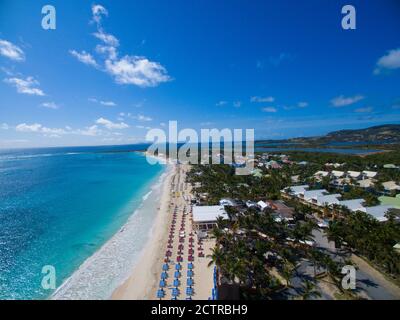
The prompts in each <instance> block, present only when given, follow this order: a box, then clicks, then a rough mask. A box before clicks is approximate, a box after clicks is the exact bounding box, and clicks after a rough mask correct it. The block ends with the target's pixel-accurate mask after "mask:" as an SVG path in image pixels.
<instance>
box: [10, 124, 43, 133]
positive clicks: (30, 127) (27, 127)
mask: <svg viewBox="0 0 400 320" xmlns="http://www.w3.org/2000/svg"><path fill="white" fill-rule="evenodd" d="M41 128H42V125H41V124H39V123H34V124H26V123H21V124H19V125H17V126H16V127H15V130H17V131H19V132H39V131H40V130H41Z"/></svg>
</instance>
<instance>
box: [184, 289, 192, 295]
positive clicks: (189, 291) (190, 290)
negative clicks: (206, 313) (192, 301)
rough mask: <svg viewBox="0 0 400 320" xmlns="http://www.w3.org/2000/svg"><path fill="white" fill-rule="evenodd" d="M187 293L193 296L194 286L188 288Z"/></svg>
mask: <svg viewBox="0 0 400 320" xmlns="http://www.w3.org/2000/svg"><path fill="white" fill-rule="evenodd" d="M186 295H187V296H192V295H193V288H186Z"/></svg>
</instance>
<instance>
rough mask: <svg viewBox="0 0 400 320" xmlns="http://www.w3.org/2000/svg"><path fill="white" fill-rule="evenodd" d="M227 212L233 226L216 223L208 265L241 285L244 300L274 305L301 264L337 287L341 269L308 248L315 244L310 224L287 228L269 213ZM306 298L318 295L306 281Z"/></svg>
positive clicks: (223, 221) (249, 211)
mask: <svg viewBox="0 0 400 320" xmlns="http://www.w3.org/2000/svg"><path fill="white" fill-rule="evenodd" d="M227 209H228V215H229V217H230V218H229V220H222V219H220V220H218V222H217V227H216V228H215V229H214V230H213V236H214V237H215V239H216V246H215V248H214V249H213V253H212V255H210V256H209V257H210V259H211V262H210V264H211V263H215V264H216V265H217V266H218V267H219V271H220V274H221V276H222V279H223V280H222V281H224V282H225V283H228V284H231V285H239V288H240V295H241V298H242V299H271V298H273V297H274V296H275V295H276V294H277V293H278V291H281V290H282V289H284V288H289V287H290V280H291V278H292V276H293V275H294V274H295V272H296V268H297V267H298V265H299V263H300V262H301V261H302V259H307V260H309V261H311V262H312V263H313V265H314V267H315V270H316V268H317V267H322V268H324V269H325V270H327V273H328V274H329V275H330V277H331V278H332V279H335V280H334V282H335V283H336V284H339V282H340V279H341V273H340V266H339V265H338V264H337V263H336V262H334V261H333V260H332V259H331V258H330V257H329V256H328V255H327V254H324V253H322V252H320V251H318V250H317V249H315V248H313V247H311V246H309V245H307V244H305V241H309V240H312V238H313V237H312V234H311V231H312V230H313V228H314V227H315V226H314V224H313V223H312V222H310V221H307V222H305V221H298V222H296V223H295V224H294V225H293V226H291V227H289V226H288V225H287V224H286V223H284V222H276V221H275V220H274V219H273V216H272V212H271V211H267V212H263V213H260V212H257V211H255V210H252V209H249V210H246V211H245V212H241V213H240V214H239V213H238V212H237V211H236V210H234V209H232V208H229V207H227ZM288 239H290V240H288ZM277 273H278V274H280V275H281V277H277ZM316 276H317V274H316V273H315V274H314V277H315V278H316ZM279 278H283V279H284V280H285V281H284V283H282V282H281V281H280V279H279ZM314 281H316V280H315V279H314ZM302 295H303V298H310V297H314V296H318V295H319V292H317V291H316V290H315V287H314V285H313V284H312V283H311V282H310V281H308V282H307V281H306V280H305V283H304V292H303V294H302Z"/></svg>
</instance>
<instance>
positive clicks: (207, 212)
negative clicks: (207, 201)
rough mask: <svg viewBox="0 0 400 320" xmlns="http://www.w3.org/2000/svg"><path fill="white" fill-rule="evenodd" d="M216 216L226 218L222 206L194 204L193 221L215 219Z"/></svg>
mask: <svg viewBox="0 0 400 320" xmlns="http://www.w3.org/2000/svg"><path fill="white" fill-rule="evenodd" d="M218 217H222V218H225V219H227V218H228V215H227V214H226V212H225V209H224V206H194V207H193V222H195V223H196V222H208V221H217V218H218Z"/></svg>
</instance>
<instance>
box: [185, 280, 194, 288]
mask: <svg viewBox="0 0 400 320" xmlns="http://www.w3.org/2000/svg"><path fill="white" fill-rule="evenodd" d="M186 283H187V285H188V286H189V287H191V286H192V285H193V283H194V282H193V279H192V278H189V279H187V281H186Z"/></svg>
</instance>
